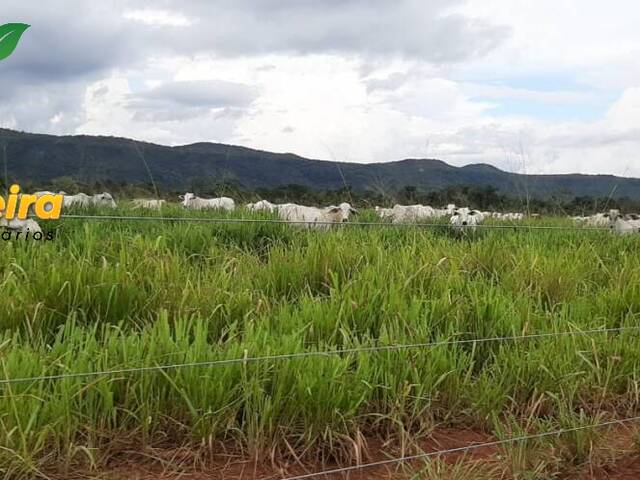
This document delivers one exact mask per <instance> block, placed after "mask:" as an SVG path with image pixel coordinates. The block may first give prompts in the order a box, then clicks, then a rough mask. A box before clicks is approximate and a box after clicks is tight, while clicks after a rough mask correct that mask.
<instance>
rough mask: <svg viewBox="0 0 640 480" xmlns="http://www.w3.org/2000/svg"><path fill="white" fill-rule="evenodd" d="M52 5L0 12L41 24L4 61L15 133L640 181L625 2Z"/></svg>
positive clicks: (638, 96)
mask: <svg viewBox="0 0 640 480" xmlns="http://www.w3.org/2000/svg"><path fill="white" fill-rule="evenodd" d="M57 7H60V8H62V7H64V8H62V10H61V9H60V8H54V7H53V6H50V5H44V6H43V5H38V6H37V7H36V6H35V5H34V4H33V3H31V2H29V4H27V2H24V1H19V0H7V3H6V5H5V4H3V9H4V10H3V13H5V14H6V15H8V16H9V17H11V18H14V17H15V18H20V19H24V21H28V23H32V24H33V25H35V26H34V28H33V29H32V30H30V31H29V32H28V33H27V35H25V39H24V43H23V44H22V45H21V50H20V51H18V52H17V55H15V56H14V57H15V58H14V57H12V58H11V59H10V61H6V62H3V63H2V64H0V78H2V82H3V88H2V89H0V99H1V101H0V119H1V120H0V122H1V123H0V124H1V125H3V126H9V127H13V128H20V129H24V130H30V131H39V132H52V133H76V132H77V133H93V134H111V135H120V136H130V137H135V138H138V139H144V140H149V141H155V142H160V143H165V144H171V145H175V144H181V143H190V142H198V141H217V142H229V143H240V144H244V145H247V146H250V147H256V148H262V149H268V150H275V151H292V152H295V153H298V154H301V155H305V156H309V157H314V158H325V159H331V158H333V159H336V160H338V159H339V160H347V161H358V162H373V161H388V160H396V159H400V158H403V157H438V158H441V159H443V160H445V161H448V162H450V163H453V164H456V165H463V164H467V163H472V162H485V163H491V164H494V165H497V166H499V167H502V168H507V169H510V170H518V171H527V172H529V173H532V172H545V173H551V172H572V171H578V172H592V173H607V172H608V173H618V174H622V173H625V174H633V175H637V176H640V162H637V161H635V152H636V151H637V150H638V147H640V145H638V143H639V141H638V135H637V133H638V131H639V130H640V113H639V112H640V67H639V64H638V62H637V61H636V58H637V55H638V53H639V52H640V31H638V29H637V26H636V23H637V22H636V20H635V19H636V18H637V17H638V16H639V15H640V4H638V3H637V2H632V1H631V0H611V1H610V2H607V3H602V2H600V1H599V0H539V1H536V2H531V1H528V0H483V1H482V2H476V1H472V0H467V1H464V0H454V1H448V0H435V1H433V2H425V1H423V0H398V1H397V2H388V1H386V0H371V1H365V0H341V1H338V0H319V1H314V2H311V1H303V0H279V1H276V0H265V1H264V2H253V1H250V0H234V1H231V0H212V1H211V2H203V1H196V0H181V1H177V0H164V1H163V2H160V3H158V2H150V1H149V0H114V1H113V2H109V3H108V4H105V3H102V4H100V5H99V6H92V7H88V6H87V4H86V2H80V1H79V0H60V4H59V5H57ZM63 11H64V12H68V11H73V12H77V17H78V21H76V22H71V23H70V24H69V25H68V28H65V29H60V28H58V26H59V24H60V23H61V22H62V21H63V20H64V19H62V17H63V14H62V13H60V12H63ZM123 12H124V13H123ZM43 45H46V46H47V47H49V46H50V47H51V48H43Z"/></svg>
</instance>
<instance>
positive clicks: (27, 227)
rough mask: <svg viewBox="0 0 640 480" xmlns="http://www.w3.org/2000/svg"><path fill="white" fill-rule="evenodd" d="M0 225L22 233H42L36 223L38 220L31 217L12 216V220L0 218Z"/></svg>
mask: <svg viewBox="0 0 640 480" xmlns="http://www.w3.org/2000/svg"><path fill="white" fill-rule="evenodd" d="M0 227H4V228H6V229H8V230H13V231H16V232H22V233H36V232H37V233H42V229H41V228H40V225H38V222H36V221H35V220H33V219H32V218H26V219H24V220H20V219H18V218H14V219H12V220H7V219H6V218H0Z"/></svg>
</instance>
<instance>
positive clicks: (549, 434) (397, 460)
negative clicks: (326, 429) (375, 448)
mask: <svg viewBox="0 0 640 480" xmlns="http://www.w3.org/2000/svg"><path fill="white" fill-rule="evenodd" d="M639 420H640V416H639V417H630V418H623V419H621V420H611V421H608V422H602V423H598V424H595V425H582V426H579V427H573V428H563V429H558V430H553V431H551V432H543V433H538V434H533V435H522V436H519V437H513V438H507V439H504V440H496V441H493V442H485V443H477V444H473V445H467V446H465V447H458V448H449V449H447V450H438V451H435V452H427V453H421V454H417V455H410V456H405V457H400V458H392V459H389V460H381V461H379V462H372V463H366V464H363V465H354V466H350V467H343V468H335V469H333V470H325V471H322V472H316V473H307V474H304V475H297V476H295V477H286V478H284V479H283V480H305V479H308V478H318V477H326V476H328V475H343V474H346V473H351V472H356V471H362V470H365V469H371V468H376V467H385V466H389V465H397V464H401V463H407V462H412V461H416V460H424V459H427V458H430V457H440V456H443V455H450V454H452V453H463V452H469V451H472V450H477V449H480V448H489V447H499V446H503V445H508V444H511V443H519V442H525V441H529V440H538V439H541V438H547V437H554V436H560V435H564V434H567V433H574V432H579V431H582V430H589V429H596V428H604V427H609V426H613V425H623V424H626V423H631V422H637V421H639Z"/></svg>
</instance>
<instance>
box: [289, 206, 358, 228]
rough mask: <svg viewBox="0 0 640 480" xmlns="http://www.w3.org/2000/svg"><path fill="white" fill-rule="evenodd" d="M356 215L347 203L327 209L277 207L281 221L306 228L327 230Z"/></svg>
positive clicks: (354, 210) (355, 211)
mask: <svg viewBox="0 0 640 480" xmlns="http://www.w3.org/2000/svg"><path fill="white" fill-rule="evenodd" d="M357 213H358V211H357V210H356V209H354V208H353V207H352V206H351V205H349V204H348V203H341V204H340V205H339V206H333V205H332V206H330V207H327V208H316V207H306V206H303V205H296V204H294V203H286V204H283V205H278V214H279V215H280V218H281V219H282V220H285V221H287V222H295V223H297V224H299V225H300V226H302V227H307V228H311V227H316V228H328V227H329V226H330V224H333V223H335V224H340V223H344V222H347V221H349V217H350V215H352V214H357Z"/></svg>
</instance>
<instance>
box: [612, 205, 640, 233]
mask: <svg viewBox="0 0 640 480" xmlns="http://www.w3.org/2000/svg"><path fill="white" fill-rule="evenodd" d="M604 217H605V218H607V220H608V221H609V228H610V229H611V230H612V231H613V232H615V233H617V234H618V235H631V234H634V233H639V232H640V218H638V216H637V215H627V216H626V217H623V216H622V215H621V214H620V210H610V211H609V213H606V214H604Z"/></svg>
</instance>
